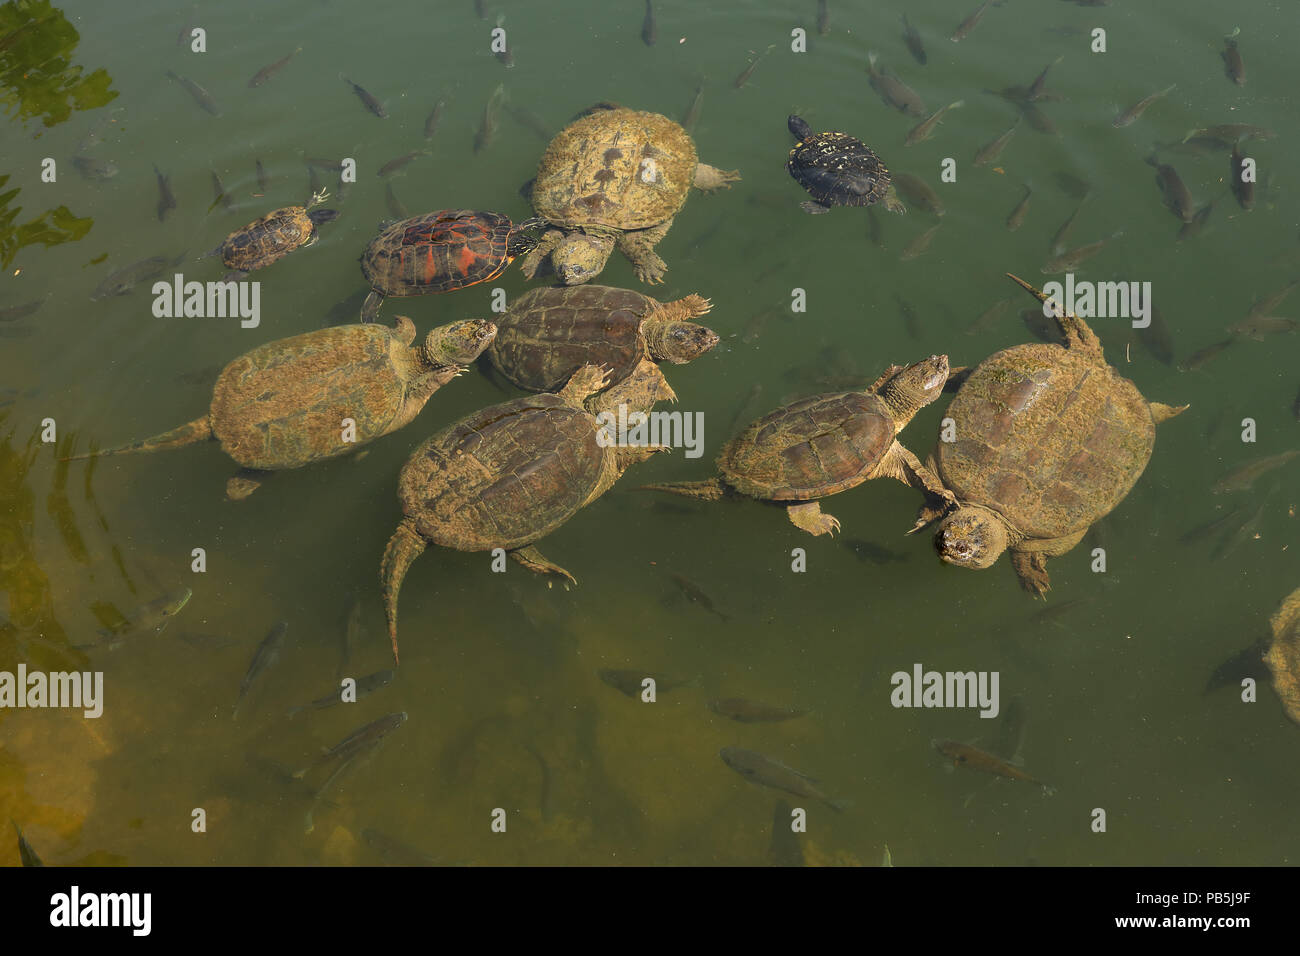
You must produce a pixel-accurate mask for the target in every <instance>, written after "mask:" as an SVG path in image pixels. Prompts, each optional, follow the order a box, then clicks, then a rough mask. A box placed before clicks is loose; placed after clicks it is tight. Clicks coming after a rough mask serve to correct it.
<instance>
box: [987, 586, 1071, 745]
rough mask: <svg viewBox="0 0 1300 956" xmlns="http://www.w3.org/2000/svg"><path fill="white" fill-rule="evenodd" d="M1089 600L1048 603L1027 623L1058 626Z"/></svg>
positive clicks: (1037, 625)
mask: <svg viewBox="0 0 1300 956" xmlns="http://www.w3.org/2000/svg"><path fill="white" fill-rule="evenodd" d="M1091 601H1092V598H1090V597H1080V598H1073V599H1072V600H1069V601H1058V602H1057V603H1055V604H1049V605H1048V606H1047V607H1045V608H1043V609H1042V610H1041V611H1037V612H1035V613H1034V614H1032V615H1030V617H1029V623H1030V624H1032V625H1034V626H1035V627H1043V626H1044V625H1046V624H1050V625H1052V626H1053V627H1060V626H1061V618H1063V617H1065V616H1066V615H1068V614H1069V613H1070V612H1072V611H1074V610H1075V609H1077V608H1080V607H1082V606H1083V605H1085V604H1088V603H1091ZM1015 751H1016V748H1011V749H1009V750H1000V751H999V752H1000V753H1015Z"/></svg>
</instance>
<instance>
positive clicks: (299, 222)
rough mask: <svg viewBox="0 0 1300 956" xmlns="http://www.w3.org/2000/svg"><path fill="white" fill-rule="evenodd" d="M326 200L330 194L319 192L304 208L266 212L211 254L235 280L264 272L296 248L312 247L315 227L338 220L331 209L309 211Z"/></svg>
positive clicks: (314, 239)
mask: <svg viewBox="0 0 1300 956" xmlns="http://www.w3.org/2000/svg"><path fill="white" fill-rule="evenodd" d="M328 198H329V194H328V193H326V192H325V191H324V190H321V191H320V192H318V193H316V194H315V195H313V196H312V197H311V202H309V203H307V205H306V206H285V207H284V208H283V209H277V210H275V211H274V212H268V213H267V214H266V215H265V216H263V217H262V218H261V219H258V220H256V221H255V222H250V223H249V224H248V225H247V226H244V228H242V229H236V230H235V231H234V232H232V233H231V234H230V235H228V236H227V237H226V241H225V242H223V243H222V244H221V245H220V246H219V247H217V249H215V250H214V251H213V255H219V256H221V261H222V262H224V263H225V264H226V267H227V268H229V269H232V270H234V276H235V277H238V276H239V275H245V274H247V273H249V272H252V271H254V270H255V269H265V268H266V267H267V266H269V265H270V264H271V263H273V262H276V261H278V260H279V259H283V258H284V257H285V256H287V255H288V254H289V253H291V252H293V250H295V249H297V248H298V247H299V246H304V245H311V244H312V243H313V242H315V241H316V226H317V225H319V224H320V223H322V222H330V221H331V220H333V219H337V218H338V215H339V214H338V213H337V212H336V211H335V210H333V209H313V208H312V207H314V206H318V205H320V204H321V203H323V202H324V201H325V200H326V199H328Z"/></svg>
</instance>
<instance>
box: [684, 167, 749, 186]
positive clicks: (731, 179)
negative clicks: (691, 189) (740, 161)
mask: <svg viewBox="0 0 1300 956" xmlns="http://www.w3.org/2000/svg"><path fill="white" fill-rule="evenodd" d="M738 182H740V170H738V169H718V168H717V167H716V166H710V165H708V164H707V163H700V164H699V165H698V166H696V167H695V188H696V189H702V190H704V191H705V192H712V191H713V190H715V189H730V188H731V186H730V183H738Z"/></svg>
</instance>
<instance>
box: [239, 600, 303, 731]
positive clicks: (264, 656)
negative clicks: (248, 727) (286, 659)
mask: <svg viewBox="0 0 1300 956" xmlns="http://www.w3.org/2000/svg"><path fill="white" fill-rule="evenodd" d="M288 630H289V622H288V621H278V622H276V624H275V626H274V627H272V628H271V630H270V631H269V632H268V633H267V635H266V637H264V638H263V639H262V643H261V644H259V645H257V650H256V651H254V652H253V659H252V660H251V661H249V663H248V670H247V671H245V672H244V677H243V680H241V681H240V682H239V696H238V697H236V698H235V706H234V707H233V708H231V711H230V718H231V720H235V719H237V718H238V717H239V708H240V705H241V704H243V702H244V698H245V697H247V696H248V691H249V690H250V689H251V688H252V686H253V684H254V683H256V682H257V679H258V678H259V677H261V676H262V674H263V673H265V672H266V670H267V669H268V668H269V667H271V666H272V665H273V664H274V663H275V662H276V661H278V660H279V659H280V646H281V645H282V644H283V643H284V635H285V633H286V632H287V631H288Z"/></svg>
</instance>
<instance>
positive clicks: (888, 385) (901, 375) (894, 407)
mask: <svg viewBox="0 0 1300 956" xmlns="http://www.w3.org/2000/svg"><path fill="white" fill-rule="evenodd" d="M947 381H948V356H946V355H931V356H930V357H929V358H928V359H923V360H921V361H920V362H917V363H916V364H915V365H908V366H905V367H904V368H902V369H900V370H899V371H897V372H895V373H894V374H893V375H892V376H890V378H888V379H887V380H886V381H885V384H884V387H883V388H882V389H881V391H880V397H881V399H882V400H883V401H884V403H885V404H886V405H888V406H889V409H890V411H892V412H893V413H894V422H895V424H896V425H897V426H898V428H899V429H902V427H903V426H904V425H906V424H907V423H908V422H909V421H911V419H912V416H913V415H915V414H916V413H917V412H919V411H920V410H921V409H923V408H925V406H927V405H929V404H930V403H931V402H933V401H934V400H935V399H936V398H938V397H939V396H940V395H941V394H943V386H944V383H945V382H947Z"/></svg>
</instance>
